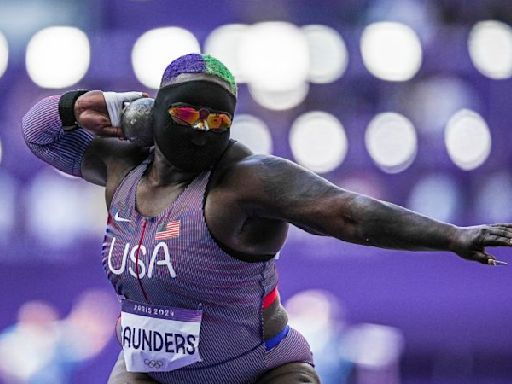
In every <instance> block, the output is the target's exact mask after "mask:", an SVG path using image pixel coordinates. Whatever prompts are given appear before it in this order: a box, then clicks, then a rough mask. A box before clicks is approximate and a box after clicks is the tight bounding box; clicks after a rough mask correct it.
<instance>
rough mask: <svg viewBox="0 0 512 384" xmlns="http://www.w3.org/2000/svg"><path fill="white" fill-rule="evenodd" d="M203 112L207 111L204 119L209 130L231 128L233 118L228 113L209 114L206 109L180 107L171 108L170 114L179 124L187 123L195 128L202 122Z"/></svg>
mask: <svg viewBox="0 0 512 384" xmlns="http://www.w3.org/2000/svg"><path fill="white" fill-rule="evenodd" d="M201 111H203V115H204V111H206V113H207V115H206V117H205V118H204V119H203V120H205V121H206V124H207V126H208V129H211V130H224V129H228V128H229V127H230V126H231V117H230V116H229V115H228V114H226V113H215V112H208V111H207V110H206V109H204V108H203V109H201V110H197V109H195V108H193V107H186V106H178V107H171V108H169V114H170V115H171V117H172V118H173V119H174V120H175V121H176V122H178V123H185V124H188V125H192V126H195V125H197V124H198V123H199V120H201Z"/></svg>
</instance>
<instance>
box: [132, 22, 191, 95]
mask: <svg viewBox="0 0 512 384" xmlns="http://www.w3.org/2000/svg"><path fill="white" fill-rule="evenodd" d="M199 52H200V48H199V42H198V41H197V39H196V37H195V36H194V35H193V34H192V32H190V31H188V30H186V29H183V28H179V27H163V28H157V29H152V30H150V31H147V32H145V33H144V34H143V35H142V36H140V37H139V38H138V39H137V41H136V42H135V44H134V46H133V49H132V66H133V70H134V72H135V76H136V77H137V79H138V80H139V81H140V82H141V83H142V84H144V85H145V86H146V87H148V88H152V89H158V87H159V86H160V80H161V78H162V74H163V73H164V70H165V68H166V67H167V65H169V64H170V63H171V61H173V60H174V59H177V58H178V57H180V56H182V55H184V54H187V53H199Z"/></svg>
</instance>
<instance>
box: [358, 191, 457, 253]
mask: <svg viewBox="0 0 512 384" xmlns="http://www.w3.org/2000/svg"><path fill="white" fill-rule="evenodd" d="M351 206H352V207H351V208H352V209H351V211H352V212H353V219H354V221H353V224H352V225H354V226H355V228H354V231H352V233H354V234H357V236H356V237H355V238H354V240H356V241H354V242H357V243H361V244H366V245H373V246H377V247H382V248H394V249H406V250H446V251H448V250H452V248H453V245H454V244H453V242H454V240H455V238H456V235H457V227H456V226H454V225H452V224H447V223H442V222H439V221H436V220H434V219H432V218H429V217H425V216H422V215H420V214H418V213H416V212H413V211H410V210H408V209H406V208H403V207H400V206H397V205H394V204H391V203H387V202H383V201H379V200H375V199H371V198H369V197H366V196H361V195H359V196H357V197H355V198H354V199H353V202H352V204H351Z"/></svg>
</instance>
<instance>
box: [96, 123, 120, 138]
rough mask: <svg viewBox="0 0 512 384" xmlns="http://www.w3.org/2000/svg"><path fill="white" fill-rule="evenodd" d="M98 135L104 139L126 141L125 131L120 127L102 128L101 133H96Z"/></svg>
mask: <svg viewBox="0 0 512 384" xmlns="http://www.w3.org/2000/svg"><path fill="white" fill-rule="evenodd" d="M96 135H98V136H102V137H118V138H120V139H124V134H123V130H122V129H121V128H120V127H112V126H105V127H102V129H101V131H100V132H98V133H96Z"/></svg>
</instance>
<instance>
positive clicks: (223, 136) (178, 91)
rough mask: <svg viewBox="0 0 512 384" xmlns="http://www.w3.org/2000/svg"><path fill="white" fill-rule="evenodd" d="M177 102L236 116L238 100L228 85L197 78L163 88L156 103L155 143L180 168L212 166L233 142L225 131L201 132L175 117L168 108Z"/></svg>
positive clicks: (196, 170) (201, 168)
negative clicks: (181, 122)
mask: <svg viewBox="0 0 512 384" xmlns="http://www.w3.org/2000/svg"><path fill="white" fill-rule="evenodd" d="M175 103H186V104H189V105H191V106H194V107H207V108H210V109H212V110H215V111H221V112H228V113H229V114H230V115H231V116H232V117H233V115H234V112H235V105H236V99H235V96H233V95H232V94H231V93H230V92H229V91H227V90H226V89H225V88H224V87H222V86H221V85H219V84H216V83H214V82H211V81H208V80H193V81H187V82H184V83H180V84H173V85H169V86H167V87H164V88H161V89H160V90H159V91H158V94H157V96H156V99H155V104H154V106H153V130H154V137H155V143H156V145H157V146H158V148H159V149H160V151H161V152H162V154H163V155H164V156H165V158H166V159H167V160H168V161H169V162H170V163H171V164H173V165H174V166H176V167H177V168H178V169H180V170H183V171H188V172H199V171H203V170H206V169H208V168H210V167H212V166H213V165H214V164H215V162H216V161H217V160H218V159H219V158H220V156H221V155H222V153H223V152H224V151H225V149H226V148H227V146H228V143H229V129H228V130H227V131H225V132H214V131H201V130H196V129H194V128H192V127H191V126H188V125H181V124H178V123H176V122H174V120H172V119H171V116H170V115H169V112H168V109H169V108H170V107H171V105H173V104H175Z"/></svg>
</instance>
